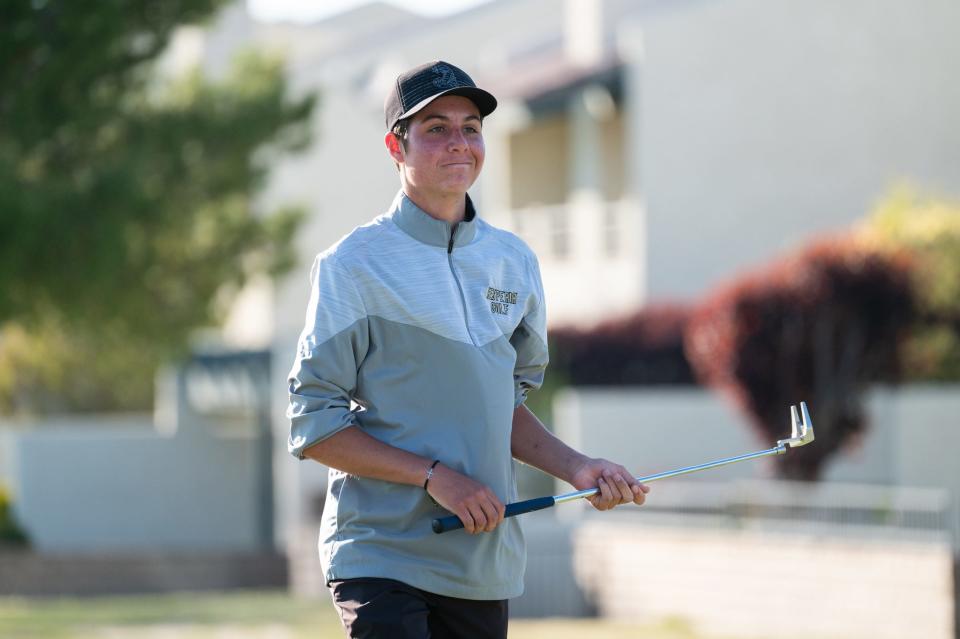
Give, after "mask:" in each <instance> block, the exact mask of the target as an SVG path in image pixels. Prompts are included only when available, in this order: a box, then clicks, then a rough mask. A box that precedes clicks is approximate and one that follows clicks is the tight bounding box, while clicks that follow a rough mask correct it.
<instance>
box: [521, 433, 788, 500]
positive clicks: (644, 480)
mask: <svg viewBox="0 0 960 639" xmlns="http://www.w3.org/2000/svg"><path fill="white" fill-rule="evenodd" d="M784 452H786V448H785V447H784V446H774V447H773V448H768V449H767V450H760V451H757V452H755V453H747V454H745V455H737V456H736V457H725V458H724V459H718V460H716V461H712V462H707V463H705V464H697V465H695V466H686V467H685V468H677V469H676V470H668V471H666V472H662V473H656V474H654V475H647V476H646V477H637V481H638V482H640V483H641V484H649V483H650V482H654V481H658V480H660V479H667V478H668V477H677V476H678V475H689V474H690V473H697V472H700V471H701V470H709V469H710V468H719V467H720V466H727V465H729V464H736V463H737V462H742V461H747V460H749V459H758V458H760V457H769V456H771V455H782V454H783V453H784ZM599 490H600V489H599V488H588V489H586V490H578V491H577V492H574V493H566V494H564V495H554V497H553V503H554V504H563V503H566V502H568V501H574V500H576V499H583V498H585V497H592V496H594V495H596V494H597V492H598V491H599ZM519 503H523V502H519Z"/></svg>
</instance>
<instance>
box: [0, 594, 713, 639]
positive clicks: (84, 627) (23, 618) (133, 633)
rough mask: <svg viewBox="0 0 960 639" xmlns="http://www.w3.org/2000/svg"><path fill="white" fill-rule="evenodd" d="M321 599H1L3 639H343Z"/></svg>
mask: <svg viewBox="0 0 960 639" xmlns="http://www.w3.org/2000/svg"><path fill="white" fill-rule="evenodd" d="M343 636H344V634H343V630H342V629H341V627H340V622H339V620H338V619H337V616H336V613H335V612H334V610H333V607H332V605H331V604H330V602H329V600H328V599H326V598H321V599H317V600H312V599H311V600H307V599H298V598H295V597H292V596H290V595H289V594H288V593H286V592H281V591H251V592H239V593H236V592H234V593H203V594H196V593H177V594H168V595H151V596H129V597H96V598H80V599H72V598H71V599H24V598H17V597H0V637H3V638H4V639H307V638H308V637H309V638H310V639H341V638H342V637H343ZM510 637H511V639H583V638H584V637H589V638H590V639H697V635H695V634H694V633H693V632H692V631H690V629H689V628H687V627H686V625H685V624H684V623H682V622H681V621H673V622H669V621H668V622H664V623H662V624H659V625H657V626H635V625H629V624H623V623H614V622H608V621H600V620H592V619H537V620H532V619H530V620H528V619H517V620H512V621H511V622H510Z"/></svg>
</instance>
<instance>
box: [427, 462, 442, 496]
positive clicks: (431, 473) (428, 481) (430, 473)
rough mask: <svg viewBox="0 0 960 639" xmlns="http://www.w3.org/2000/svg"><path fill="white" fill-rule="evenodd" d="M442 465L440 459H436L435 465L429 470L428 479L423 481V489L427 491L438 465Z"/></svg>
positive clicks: (431, 465)
mask: <svg viewBox="0 0 960 639" xmlns="http://www.w3.org/2000/svg"><path fill="white" fill-rule="evenodd" d="M439 463H440V460H439V459H434V460H433V463H432V464H430V468H429V469H428V470H427V478H426V479H425V480H423V489H424V490H426V489H427V484H429V483H430V478H431V477H433V469H434V468H436V467H437V464H439Z"/></svg>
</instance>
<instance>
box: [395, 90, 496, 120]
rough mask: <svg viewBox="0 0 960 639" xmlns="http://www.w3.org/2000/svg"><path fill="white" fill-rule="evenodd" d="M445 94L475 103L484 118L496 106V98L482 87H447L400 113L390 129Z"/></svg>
mask: <svg viewBox="0 0 960 639" xmlns="http://www.w3.org/2000/svg"><path fill="white" fill-rule="evenodd" d="M445 95H460V96H463V97H465V98H468V99H469V100H470V101H471V102H473V103H474V104H476V105H477V110H479V111H480V117H482V118H485V117H487V116H488V115H490V114H491V113H493V111H494V109H496V108H497V99H496V98H495V97H493V95H492V94H490V93H488V92H486V91H484V90H483V89H478V88H476V87H457V88H455V89H447V90H446V91H441V92H440V93H436V94H434V95H431V96H430V97H429V98H425V99H423V100H420V101H419V102H417V103H416V104H414V105H413V106H412V107H410V108H409V109H407V110H406V111H404V112H403V113H401V114H400V115H399V116H398V117H397V119H396V120H394V121H393V123H392V124H391V125H390V128H391V129H392V128H393V126H394V125H395V124H396V123H397V122H399V121H400V120H403V119H405V118H409V117H410V116H412V115H415V114H416V113H417V112H418V111H421V110H423V108H424V107H426V106H427V105H428V104H430V103H431V102H433V101H434V100H436V99H437V98H442V97H443V96H445Z"/></svg>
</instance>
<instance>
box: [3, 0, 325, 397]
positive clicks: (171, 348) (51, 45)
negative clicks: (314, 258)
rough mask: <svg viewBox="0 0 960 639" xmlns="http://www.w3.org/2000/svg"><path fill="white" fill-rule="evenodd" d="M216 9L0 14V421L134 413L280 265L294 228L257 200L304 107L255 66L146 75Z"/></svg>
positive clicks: (142, 6)
mask: <svg viewBox="0 0 960 639" xmlns="http://www.w3.org/2000/svg"><path fill="white" fill-rule="evenodd" d="M225 4H226V1H225V0H152V1H151V0H141V1H139V2H135V1H128V2H107V3H99V4H97V6H96V7H95V8H94V9H92V8H91V7H90V6H88V5H84V4H83V3H77V2H68V1H67V0H32V1H31V2H12V3H4V5H3V7H2V8H0V24H3V29H0V412H6V413H12V412H48V411H52V410H110V409H129V408H143V407H146V406H148V405H149V401H150V398H151V394H152V384H153V376H154V372H155V370H156V368H157V366H158V365H159V364H160V363H161V362H163V361H165V360H169V359H171V358H175V357H178V356H180V355H182V354H183V353H184V352H185V351H186V345H187V341H188V337H189V334H190V333H191V331H193V330H194V329H195V328H197V327H202V326H210V325H213V324H215V323H216V322H217V321H218V318H220V317H221V316H222V313H223V311H224V309H225V307H226V305H227V303H228V302H229V300H230V299H231V297H232V296H233V294H234V293H235V292H237V291H238V290H239V289H240V288H241V287H242V286H243V284H244V283H245V282H246V281H248V279H249V278H250V277H252V276H255V275H257V274H269V275H276V274H279V273H281V272H283V271H284V270H286V269H288V268H289V267H290V266H291V264H292V261H293V251H292V237H293V234H294V232H295V229H296V228H297V224H298V222H299V219H300V217H301V216H302V213H301V212H300V211H299V210H297V209H293V208H290V209H283V210H279V211H272V212H270V213H269V214H266V213H265V212H262V211H258V210H257V208H256V206H255V198H256V195H257V193H258V191H259V190H260V189H261V188H262V186H263V185H264V182H265V179H266V175H267V169H268V166H269V165H270V163H271V162H272V161H274V160H275V159H276V158H277V157H278V156H279V155H280V154H283V153H287V152H292V151H297V150H301V149H303V148H305V147H306V145H307V144H308V143H309V139H310V130H309V122H310V115H311V112H312V110H313V107H314V103H315V98H314V96H305V97H299V98H292V97H290V96H289V95H288V91H287V86H286V83H285V80H284V76H283V73H282V67H281V64H280V62H279V61H278V60H274V59H267V58H265V57H262V56H257V55H253V54H248V55H245V56H241V57H240V59H238V60H237V61H236V63H235V65H234V68H233V70H232V72H231V73H230V74H228V75H227V76H226V77H224V78H222V79H218V80H217V81H211V80H208V79H205V78H203V77H202V76H201V75H200V73H199V72H198V71H195V72H193V73H191V74H189V75H188V76H187V77H181V78H168V79H164V78H162V77H161V76H160V75H159V74H158V73H157V72H156V69H155V67H156V64H155V63H156V61H157V59H158V57H159V56H160V54H161V53H162V52H163V51H164V50H165V49H166V48H167V45H168V44H169V42H170V40H171V37H172V35H173V33H174V31H175V29H176V28H177V27H179V26H182V25H186V24H196V23H199V22H201V21H203V20H206V19H209V18H211V17H212V16H214V15H215V13H216V12H217V10H218V9H219V8H220V7H221V6H223V5H225Z"/></svg>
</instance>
